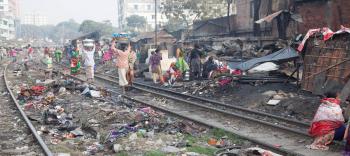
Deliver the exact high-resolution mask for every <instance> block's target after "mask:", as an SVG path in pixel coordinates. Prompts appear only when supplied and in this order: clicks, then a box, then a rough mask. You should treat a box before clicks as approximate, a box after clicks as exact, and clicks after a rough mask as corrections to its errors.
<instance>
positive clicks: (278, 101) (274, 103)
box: [267, 99, 281, 106]
mask: <svg viewBox="0 0 350 156" xmlns="http://www.w3.org/2000/svg"><path fill="white" fill-rule="evenodd" d="M280 102H281V100H273V99H272V100H269V101H268V102H267V104H268V105H271V106H276V105H277V104H278V103H280Z"/></svg>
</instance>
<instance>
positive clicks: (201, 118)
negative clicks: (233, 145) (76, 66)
mask: <svg viewBox="0 0 350 156" xmlns="http://www.w3.org/2000/svg"><path fill="white" fill-rule="evenodd" d="M71 77H72V78H74V79H78V80H80V81H84V80H83V79H82V78H83V77H81V76H80V78H78V77H74V76H71ZM95 77H96V78H97V79H98V80H99V81H98V83H100V84H101V83H102V86H113V85H117V84H118V82H117V81H116V77H114V76H111V75H101V74H96V75H95ZM109 88H111V87H109ZM133 88H135V89H136V90H137V91H139V92H136V91H132V92H129V93H127V95H122V94H120V90H118V89H117V87H113V89H111V92H113V93H115V94H117V95H121V96H122V97H123V98H125V99H127V100H130V101H133V102H136V103H140V104H142V105H146V106H150V107H153V108H155V109H158V110H160V111H163V112H166V113H169V114H172V115H175V116H178V117H181V118H185V119H188V120H192V121H195V122H197V123H200V124H203V125H206V126H208V127H214V128H220V129H223V130H225V131H227V132H231V133H234V134H236V135H238V136H239V137H241V138H243V139H246V140H249V141H251V142H253V143H256V144H257V145H259V146H263V147H265V148H267V149H269V150H272V151H274V152H276V153H279V154H281V155H311V156H312V155H315V156H333V155H334V156H336V155H339V151H338V152H334V151H333V152H329V151H326V152H325V151H312V150H309V149H306V148H305V145H306V144H309V143H311V142H312V138H311V137H310V136H309V135H308V134H307V133H306V132H307V128H308V126H309V123H304V122H300V121H295V120H292V119H287V118H282V117H279V116H274V115H271V114H266V113H263V112H257V111H254V110H249V109H245V108H241V107H237V106H230V105H228V104H224V103H220V102H216V101H213V100H208V99H203V98H199V97H194V96H191V95H184V94H181V93H177V92H174V91H170V90H167V89H163V88H159V87H154V86H149V85H146V84H142V83H135V85H134V86H133ZM140 91H141V92H140ZM159 97H163V98H164V99H165V100H166V102H159ZM157 98H158V100H157ZM160 101H161V100H160Z"/></svg>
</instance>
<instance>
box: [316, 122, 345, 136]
mask: <svg viewBox="0 0 350 156" xmlns="http://www.w3.org/2000/svg"><path fill="white" fill-rule="evenodd" d="M342 125H343V122H340V121H318V122H313V123H312V124H311V127H310V129H309V134H310V135H311V136H313V137H318V136H322V135H325V134H328V133H330V132H331V131H334V130H335V129H337V128H339V127H340V126H342Z"/></svg>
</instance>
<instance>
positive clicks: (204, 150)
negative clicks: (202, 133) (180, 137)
mask: <svg viewBox="0 0 350 156" xmlns="http://www.w3.org/2000/svg"><path fill="white" fill-rule="evenodd" d="M216 150H217V149H216V148H212V147H200V146H192V147H187V151H188V152H195V153H199V154H205V155H213V154H214V153H215V151H216Z"/></svg>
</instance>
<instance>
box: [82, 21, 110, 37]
mask: <svg viewBox="0 0 350 156" xmlns="http://www.w3.org/2000/svg"><path fill="white" fill-rule="evenodd" d="M115 30H116V28H115V27H113V26H112V25H111V24H106V23H100V22H95V21H92V20H85V21H83V23H82V24H81V25H80V28H79V32H82V33H85V34H86V33H91V32H96V31H98V32H100V33H101V35H102V36H103V35H112V33H113V32H114V31H115Z"/></svg>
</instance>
